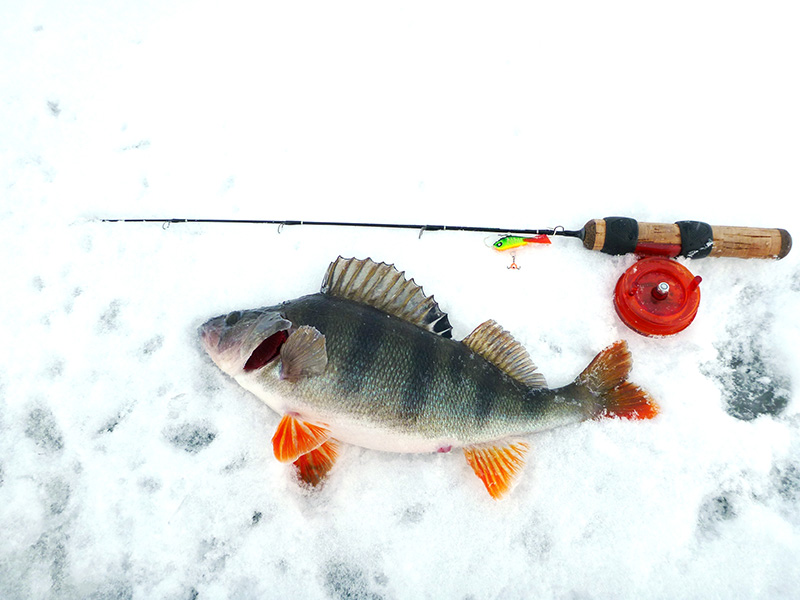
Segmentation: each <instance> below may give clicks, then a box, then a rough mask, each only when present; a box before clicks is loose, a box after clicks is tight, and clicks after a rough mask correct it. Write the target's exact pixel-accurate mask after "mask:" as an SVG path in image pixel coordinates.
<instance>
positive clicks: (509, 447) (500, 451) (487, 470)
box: [464, 441, 529, 500]
mask: <svg viewBox="0 0 800 600" xmlns="http://www.w3.org/2000/svg"><path fill="white" fill-rule="evenodd" d="M528 448H529V446H528V444H527V443H525V442H520V441H514V442H507V443H505V444H501V445H495V446H489V445H481V446H468V447H466V448H464V456H466V457H467V462H468V463H469V466H470V467H472V470H473V471H475V475H477V476H478V477H479V478H480V480H481V481H483V485H485V486H486V490H487V491H488V492H489V495H491V497H492V498H494V499H495V500H499V499H500V498H502V497H503V496H504V495H505V494H506V493H508V491H509V490H510V489H511V487H512V486H513V484H514V481H515V480H516V478H517V476H518V475H519V473H520V471H521V470H522V467H523V465H524V464H525V454H526V453H527V452H528Z"/></svg>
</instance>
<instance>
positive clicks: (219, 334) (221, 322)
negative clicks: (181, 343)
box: [199, 309, 292, 376]
mask: <svg viewBox="0 0 800 600" xmlns="http://www.w3.org/2000/svg"><path fill="white" fill-rule="evenodd" d="M291 327H292V323H291V321H288V320H286V319H285V318H283V316H281V314H280V313H279V312H277V311H275V310H270V309H255V310H247V311H233V312H231V313H228V314H225V315H220V316H218V317H214V318H213V319H209V320H208V321H206V322H205V323H204V324H203V325H202V326H200V329H199V334H200V340H201V343H202V346H203V348H204V350H205V351H206V353H207V354H208V355H209V356H210V357H211V360H213V361H214V362H215V363H216V364H217V366H218V367H219V368H220V369H222V370H223V371H224V372H226V373H227V374H229V375H231V376H236V375H238V374H240V373H242V372H244V373H250V372H253V371H257V370H258V369H261V368H263V367H265V366H266V365H268V364H270V363H271V362H273V361H274V360H275V359H276V358H278V356H279V355H280V348H281V346H282V345H283V342H285V341H286V339H287V338H288V337H289V329H290V328H291Z"/></svg>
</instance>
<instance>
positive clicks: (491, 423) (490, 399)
mask: <svg viewBox="0 0 800 600" xmlns="http://www.w3.org/2000/svg"><path fill="white" fill-rule="evenodd" d="M450 331H451V327H450V325H449V320H448V318H447V315H446V314H445V313H444V312H442V311H441V310H440V308H439V306H438V304H437V303H436V301H435V300H434V299H433V297H432V296H427V295H425V294H424V293H423V291H422V288H421V287H419V286H418V285H417V284H416V283H414V281H413V280H408V279H406V278H405V276H404V273H402V272H400V271H398V270H397V269H395V268H394V267H393V266H392V265H387V264H385V263H376V262H374V261H372V260H370V259H365V260H356V259H342V258H340V259H338V260H337V261H335V262H334V263H332V264H331V266H330V267H329V269H328V272H327V274H326V276H325V279H324V282H323V286H322V291H321V292H320V293H317V294H312V295H309V296H303V297H301V298H298V299H295V300H291V301H287V302H283V303H282V304H279V305H275V306H270V307H265V308H260V309H251V310H245V311H234V312H233V313H229V314H227V315H221V316H219V317H216V318H214V319H211V320H210V321H208V322H207V323H206V324H205V325H203V327H201V330H200V333H201V337H202V340H203V345H204V347H205V349H206V351H207V352H208V354H209V355H210V356H211V358H212V359H213V360H214V362H215V363H216V364H217V365H218V366H220V368H222V369H223V370H224V371H225V372H226V373H228V374H229V375H231V376H232V377H233V378H234V379H236V381H238V382H239V383H240V384H241V385H242V386H243V387H245V388H246V389H248V390H250V391H251V392H253V393H254V394H256V395H257V396H258V397H259V398H261V399H262V400H263V401H264V402H266V403H267V404H268V405H269V406H270V407H271V408H273V409H274V410H275V411H276V412H278V413H279V414H281V415H282V418H281V422H280V424H279V426H278V430H277V431H276V434H275V436H274V437H273V446H274V450H275V455H276V457H278V459H279V460H282V461H284V462H293V463H294V465H295V467H296V469H297V470H298V474H299V476H300V478H301V479H303V480H304V481H306V482H308V483H312V484H316V483H317V482H319V481H321V480H322V479H323V478H324V476H325V474H326V473H327V471H328V470H329V469H330V468H331V467H332V465H333V464H334V462H335V459H336V456H337V454H338V447H339V442H345V443H350V444H355V445H359V446H363V447H367V448H373V449H376V450H384V451H394V452H435V451H446V450H449V449H451V448H454V447H461V448H463V449H464V453H465V456H466V458H467V461H468V462H469V464H470V465H471V466H472V468H473V470H474V471H475V473H476V474H477V475H478V476H479V477H480V478H481V480H482V481H483V483H484V485H485V486H486V488H487V490H488V491H489V493H490V494H491V495H492V497H494V498H499V497H501V496H502V495H504V494H505V493H506V492H507V491H508V489H510V486H511V484H512V483H513V481H514V480H515V478H516V477H517V475H518V474H519V471H520V469H521V466H522V464H523V463H524V455H525V453H526V452H527V450H528V445H527V443H525V442H524V441H522V439H521V438H522V437H524V436H527V435H529V434H531V433H536V432H539V431H543V430H546V429H551V428H553V427H558V426H561V425H566V424H570V423H576V422H579V421H583V420H586V419H588V418H593V417H599V416H623V417H629V418H643V417H652V416H654V415H655V414H656V412H657V408H656V405H655V403H654V402H653V401H652V399H651V398H650V397H649V395H647V393H646V392H644V391H643V390H641V389H640V388H638V387H636V386H634V385H633V384H631V383H629V382H627V375H628V372H629V371H630V367H631V360H630V353H629V352H628V350H627V345H626V344H625V343H624V342H617V343H616V344H613V345H612V346H610V347H609V348H607V349H606V350H604V351H603V352H601V353H600V354H599V355H598V356H597V357H596V358H595V359H594V361H592V363H591V364H590V365H589V367H587V369H586V370H584V372H583V373H581V375H579V376H578V378H576V380H575V381H574V382H572V383H570V384H569V385H567V386H564V387H561V388H555V389H550V388H547V387H546V385H545V380H544V378H543V377H542V376H541V374H540V373H539V372H538V371H537V370H536V367H535V366H534V364H533V362H532V361H531V360H530V357H529V356H528V353H527V352H526V351H525V349H524V348H523V347H522V346H521V345H520V344H519V343H518V342H517V341H516V340H514V338H513V337H511V335H510V334H508V332H506V331H505V330H503V329H502V328H501V327H500V326H499V325H497V324H496V323H494V322H493V321H487V322H486V323H483V324H481V325H480V326H478V327H477V328H476V329H475V331H473V332H472V333H471V334H470V335H469V336H467V337H466V338H465V339H464V340H462V341H457V340H454V339H452V338H451V337H450V335H451V334H450ZM245 367H246V368H245Z"/></svg>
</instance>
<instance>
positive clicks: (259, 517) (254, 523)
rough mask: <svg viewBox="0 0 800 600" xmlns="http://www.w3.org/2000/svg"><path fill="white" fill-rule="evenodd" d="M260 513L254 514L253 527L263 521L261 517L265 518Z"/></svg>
mask: <svg viewBox="0 0 800 600" xmlns="http://www.w3.org/2000/svg"><path fill="white" fill-rule="evenodd" d="M263 516H264V515H262V514H261V513H260V512H259V511H256V512H254V513H253V525H258V522H259V521H261V517H263Z"/></svg>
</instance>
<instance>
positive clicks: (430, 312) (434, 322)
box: [321, 256, 452, 338]
mask: <svg viewBox="0 0 800 600" xmlns="http://www.w3.org/2000/svg"><path fill="white" fill-rule="evenodd" d="M321 291H322V293H323V294H328V295H329V296H336V297H338V298H346V299H347V300H352V301H353V302H360V303H361V304H367V305H369V306H372V307H374V308H377V309H379V310H382V311H384V312H386V313H389V314H390V315H394V316H395V317H399V318H401V319H403V320H404V321H408V322H410V323H413V324H414V325H417V326H419V327H422V328H423V329H425V330H427V331H430V332H431V333H435V334H437V335H441V336H442V337H447V338H449V337H452V333H451V330H452V326H451V325H450V321H449V320H448V318H447V315H446V314H445V313H444V312H442V311H441V310H440V309H439V305H438V304H436V301H435V300H434V299H433V296H426V295H425V292H423V291H422V287H420V286H419V285H417V283H416V282H415V281H414V280H413V279H406V278H405V272H403V271H398V270H397V269H396V268H395V266H394V265H388V264H386V263H376V262H375V261H373V260H372V259H371V258H366V259H363V260H361V259H355V258H342V257H341V256H340V257H339V258H337V259H336V260H335V261H334V262H332V263H331V264H330V266H329V267H328V272H327V273H325V279H324V280H323V282H322V290H321Z"/></svg>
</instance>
